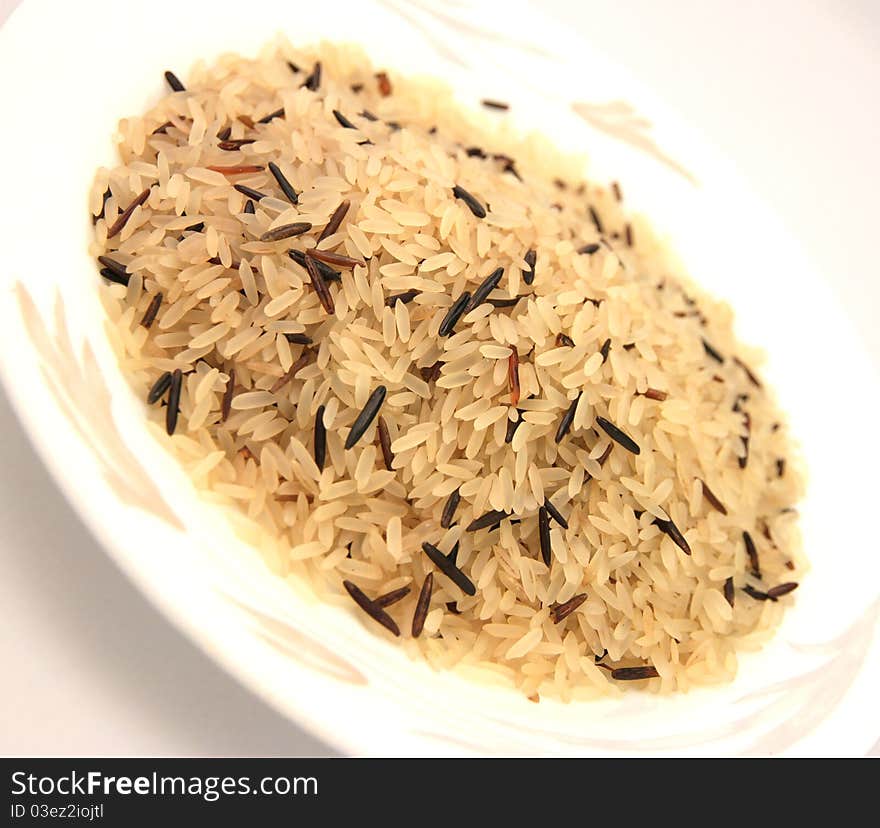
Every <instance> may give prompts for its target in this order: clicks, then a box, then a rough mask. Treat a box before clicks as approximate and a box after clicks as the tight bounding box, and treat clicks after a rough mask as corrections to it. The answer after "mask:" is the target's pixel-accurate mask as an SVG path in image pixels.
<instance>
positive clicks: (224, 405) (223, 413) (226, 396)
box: [220, 368, 235, 423]
mask: <svg viewBox="0 0 880 828" xmlns="http://www.w3.org/2000/svg"><path fill="white" fill-rule="evenodd" d="M228 373H229V379H228V380H226V388H225V389H224V391H223V399H222V400H221V401H220V422H221V423H225V422H226V420H228V419H229V412H230V411H231V410H232V395H233V394H234V393H235V368H230V369H229V372H228Z"/></svg>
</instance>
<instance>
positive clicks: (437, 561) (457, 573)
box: [422, 541, 477, 595]
mask: <svg viewBox="0 0 880 828" xmlns="http://www.w3.org/2000/svg"><path fill="white" fill-rule="evenodd" d="M422 551H423V552H424V553H425V554H426V555H427V556H428V558H430V560H431V563H433V564H434V566H436V567H437V569H439V570H440V571H441V572H442V573H443V574H444V575H445V576H446V577H447V578H449V580H450V581H452V583H454V584H455V585H456V586H457V587H458V588H459V589H460V590H461V591H462V592H463V593H464V594H465V595H476V594H477V588H476V587H475V586H474V582H473V581H472V580H471V579H470V578H468V576H467V575H465V574H464V572H462V571H461V570H460V569H459V568H458V567H457V566H456V565H455V564H454V563H453V562H452V561H450V560H449V558H447V557H446V555H444V554H443V553H442V552H441V551H440V550H439V549H438V548H437V547H436V546H434V544H432V543H428V542H427V541H425V542H424V543H423V544H422Z"/></svg>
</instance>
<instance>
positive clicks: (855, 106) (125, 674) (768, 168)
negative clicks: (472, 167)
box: [0, 0, 880, 756]
mask: <svg viewBox="0 0 880 828" xmlns="http://www.w3.org/2000/svg"><path fill="white" fill-rule="evenodd" d="M17 5H18V0H0V22H2V21H4V20H5V19H6V18H7V17H8V15H9V14H10V13H11V12H12V10H13V9H14V8H15V7H16V6H17ZM539 5H540V6H541V8H542V10H543V11H544V13H546V14H549V15H552V16H555V17H557V18H559V19H562V20H563V21H565V22H566V24H567V25H569V26H572V27H574V28H576V29H579V30H581V31H583V32H584V34H586V35H588V36H589V39H590V42H591V43H601V44H603V47H602V48H603V51H606V52H607V53H608V56H609V57H611V58H612V59H614V60H615V61H618V62H619V63H622V64H624V65H626V66H627V67H628V69H629V71H630V72H631V73H632V74H633V75H635V76H636V77H638V78H639V79H640V80H642V82H644V83H646V84H649V85H650V86H652V87H653V89H654V91H655V92H656V93H657V94H658V95H659V96H660V97H661V98H664V99H665V101H666V103H667V104H669V105H670V106H672V107H673V108H675V109H676V110H678V112H679V113H681V114H682V115H683V116H684V117H685V118H686V119H687V120H688V121H690V122H691V123H692V124H697V125H699V128H700V130H701V131H702V133H703V136H704V138H705V139H706V140H707V141H709V142H711V143H713V144H714V145H715V146H716V147H717V148H718V149H719V150H721V151H722V152H724V153H725V154H726V155H728V156H729V157H730V158H732V159H733V160H734V161H736V162H737V163H738V164H739V166H740V168H741V170H742V173H743V176H744V177H745V178H746V180H747V183H748V184H749V185H750V186H751V187H752V189H753V190H755V191H756V192H757V193H758V194H759V195H760V196H761V197H762V198H763V200H764V201H765V202H767V203H768V204H769V205H770V206H771V207H774V208H776V209H777V211H778V212H779V213H780V214H782V215H784V216H786V217H787V220H788V222H789V224H790V225H791V226H792V229H793V230H794V232H795V235H796V236H797V237H798V238H799V239H802V240H806V245H807V247H808V250H809V252H810V253H811V254H812V256H813V258H814V259H815V260H816V261H817V263H818V269H820V270H822V271H823V272H825V273H826V274H833V283H834V285H835V289H836V291H837V293H838V296H839V298H840V299H841V301H842V302H843V303H844V305H845V306H846V309H847V311H848V312H849V315H850V318H851V319H852V321H853V324H854V326H855V327H856V330H857V331H858V333H859V335H860V337H861V339H862V341H863V342H864V343H865V345H866V347H867V348H868V349H869V350H870V352H871V354H872V356H873V358H874V365H875V367H877V368H880V325H878V324H877V321H876V319H875V317H876V314H877V311H878V310H880V279H878V276H880V273H878V270H880V267H878V264H877V257H876V254H875V248H876V243H875V242H874V240H875V239H876V238H877V226H878V221H880V210H878V209H877V207H876V195H875V194H876V193H878V192H880V162H878V161H877V160H876V159H877V156H878V153H880V150H878V147H880V112H878V102H877V89H878V88H880V3H876V2H872V0H762V2H750V1H748V0H740V2H738V3H735V4H734V3H725V2H721V0H711V1H710V0H702V1H701V0H666V1H665V2H662V3H659V2H652V0H618V2H615V3H604V2H595V1H594V0H589V2H575V0H544V2H541V3H540V4H539ZM84 25H85V21H84ZM597 32H598V33H600V35H601V36H600V37H597V36H596V34H597ZM694 32H699V33H700V35H699V39H697V38H695V36H694ZM47 59H50V58H48V57H47ZM2 82H11V80H10V79H5V80H4V81H2ZM7 128H9V125H7ZM805 137H806V139H805ZM854 200H855V201H857V202H859V203H861V204H865V205H867V206H868V209H866V210H864V211H863V212H862V214H861V215H860V216H858V217H854V216H853V214H852V211H851V210H849V209H847V208H846V205H848V204H850V203H851V202H852V201H854ZM748 227H749V217H748V216H743V223H742V226H741V227H737V228H733V229H732V233H734V234H735V239H732V243H747V241H748ZM817 335H821V332H817ZM830 346H831V343H829V347H830ZM865 381H866V382H877V376H876V375H875V376H873V377H866V378H865ZM0 434H2V435H3V438H2V439H3V442H2V445H3V472H4V473H3V475H2V476H0V606H2V607H3V619H4V621H3V623H2V624H0V663H2V664H3V665H4V668H5V669H4V674H3V678H2V682H0V753H2V754H6V755H118V754H122V755H147V756H156V755H186V756H204V755H208V756H210V755H218V756H223V755H233V756H251V755H265V756H284V755H287V756H291V755H329V754H330V753H331V751H330V750H329V748H327V747H326V746H325V745H323V744H322V743H321V742H319V741H317V740H316V739H313V738H312V737H311V736H310V735H308V734H307V733H305V732H304V731H302V730H301V729H299V728H297V727H295V726H294V725H292V724H291V723H289V722H288V721H287V720H285V719H283V718H282V717H280V716H279V715H277V714H276V713H274V712H273V711H272V710H270V709H269V708H268V707H266V705H265V704H263V703H262V702H261V701H259V700H257V699H256V698H254V697H253V696H252V695H251V694H250V693H249V692H248V691H246V690H245V689H243V688H242V687H241V686H240V685H239V684H238V683H237V682H236V681H235V680H234V679H232V678H230V677H229V676H227V675H226V674H225V673H224V672H223V671H222V670H220V668H218V667H217V666H215V665H214V663H213V662H212V661H210V660H209V659H208V658H207V657H206V656H204V655H202V654H201V652H200V651H199V650H197V649H196V648H195V647H194V646H193V645H192V644H190V643H189V641H188V640H187V639H185V638H183V637H182V636H181V635H180V634H179V633H178V632H177V631H176V630H175V629H174V628H172V627H171V626H170V625H169V624H168V622H167V621H165V620H164V618H163V617H162V616H160V615H159V614H158V613H157V612H156V611H155V610H154V609H153V608H152V606H151V605H150V604H148V603H147V602H146V600H145V599H144V598H143V597H141V595H140V593H138V592H137V591H136V590H135V589H134V587H133V586H131V585H130V584H129V582H128V581H127V580H126V579H125V577H124V576H123V575H122V574H121V573H120V572H119V571H118V570H117V569H116V567H115V566H114V565H113V564H112V563H111V562H110V560H109V559H108V558H107V557H106V556H105V554H104V553H103V551H102V550H101V549H100V548H99V547H98V546H97V545H96V543H95V542H94V541H93V539H92V538H91V536H90V535H89V533H88V532H87V530H86V529H85V528H84V527H83V525H82V524H81V523H80V522H79V520H78V519H77V517H76V515H75V514H74V513H73V511H72V510H71V508H70V507H69V506H68V505H67V503H66V501H65V500H64V499H63V498H62V497H61V495H60V494H59V493H58V491H57V490H56V489H55V487H54V485H53V483H52V481H51V479H50V478H49V476H48V475H47V473H46V472H45V470H44V469H43V467H42V465H41V464H40V462H39V460H37V458H36V457H35V455H34V453H33V451H32V450H31V448H30V446H29V444H28V443H27V440H26V438H25V436H24V433H23V432H22V430H21V428H20V427H19V425H18V423H17V421H16V419H15V415H14V414H13V413H12V411H11V409H10V407H9V404H8V402H7V401H6V399H5V397H4V396H3V395H2V393H0ZM877 735H878V737H880V734H877ZM872 754H874V755H880V741H878V743H877V744H876V745H875V747H874V749H873V751H872Z"/></svg>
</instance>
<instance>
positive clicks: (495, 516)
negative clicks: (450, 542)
mask: <svg viewBox="0 0 880 828" xmlns="http://www.w3.org/2000/svg"><path fill="white" fill-rule="evenodd" d="M506 517H509V515H508V514H507V512H502V511H500V510H499V509H493V510H492V511H491V512H486V514H484V515H480V517H478V518H474V520H472V521H471V522H470V523H469V524H468V526H467V531H468V532H479V531H480V529H486V528H488V527H490V526H495V525H496V524H498V523H500V522H501V521H502V520H504V518H506Z"/></svg>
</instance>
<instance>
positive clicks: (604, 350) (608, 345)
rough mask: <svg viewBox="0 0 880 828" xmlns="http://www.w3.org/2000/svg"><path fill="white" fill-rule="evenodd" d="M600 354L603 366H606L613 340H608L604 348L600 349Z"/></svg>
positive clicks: (604, 343)
mask: <svg viewBox="0 0 880 828" xmlns="http://www.w3.org/2000/svg"><path fill="white" fill-rule="evenodd" d="M599 353H600V354H602V364H603V365H604V364H605V362H606V360H607V359H608V354H609V353H611V340H610V339H606V340H605V341H604V342H603V343H602V347H601V348H600V349H599Z"/></svg>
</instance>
